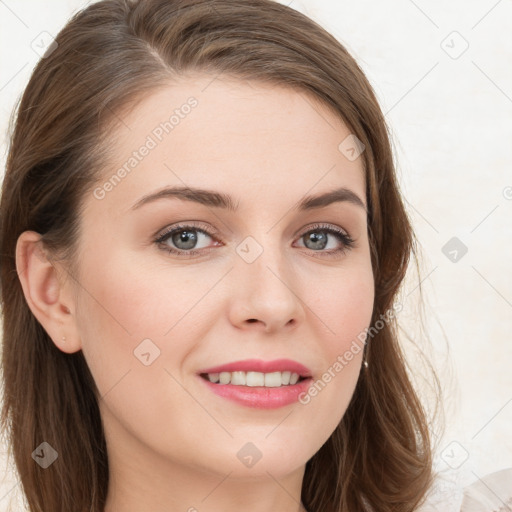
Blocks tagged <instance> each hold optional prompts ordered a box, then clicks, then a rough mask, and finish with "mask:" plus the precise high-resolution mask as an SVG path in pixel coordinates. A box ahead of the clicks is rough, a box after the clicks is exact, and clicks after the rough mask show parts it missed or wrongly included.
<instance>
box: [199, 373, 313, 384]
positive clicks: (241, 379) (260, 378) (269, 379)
mask: <svg viewBox="0 0 512 512" xmlns="http://www.w3.org/2000/svg"><path fill="white" fill-rule="evenodd" d="M200 376H201V377H202V378H203V379H205V380H207V381H209V382H211V383H212V384H220V385H225V384H231V385H233V386H246V387H267V388H279V387H285V386H293V385H295V384H297V383H299V382H302V381H304V380H307V379H310V378H311V377H303V376H300V375H299V374H298V373H295V372H289V371H285V372H271V373H262V372H242V371H236V372H220V373H201V374H200Z"/></svg>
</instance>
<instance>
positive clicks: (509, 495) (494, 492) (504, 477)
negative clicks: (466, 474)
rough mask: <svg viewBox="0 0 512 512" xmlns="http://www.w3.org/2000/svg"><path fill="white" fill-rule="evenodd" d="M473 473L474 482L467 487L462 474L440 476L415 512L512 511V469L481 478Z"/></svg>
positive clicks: (437, 476)
mask: <svg viewBox="0 0 512 512" xmlns="http://www.w3.org/2000/svg"><path fill="white" fill-rule="evenodd" d="M472 474H473V478H472V479H471V480H473V482H472V483H471V484H470V485H466V486H464V485H463V484H462V481H463V478H462V474H461V473H457V472H451V473H437V475H436V478H435V480H434V483H433V485H432V488H431V489H430V491H429V493H428V495H427V498H426V500H425V501H424V503H423V504H422V505H421V506H420V507H419V508H417V509H416V510H415V512H439V511H441V510H442V511H443V512H511V511H512V467H511V468H507V469H502V470H500V471H496V472H494V473H490V474H488V475H486V476H484V477H480V478H478V477H477V475H476V474H475V473H472ZM475 477H476V478H477V480H476V481H475Z"/></svg>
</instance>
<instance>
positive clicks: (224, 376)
mask: <svg viewBox="0 0 512 512" xmlns="http://www.w3.org/2000/svg"><path fill="white" fill-rule="evenodd" d="M219 379H220V383H221V384H229V381H230V380H231V373H229V372H220V375H219Z"/></svg>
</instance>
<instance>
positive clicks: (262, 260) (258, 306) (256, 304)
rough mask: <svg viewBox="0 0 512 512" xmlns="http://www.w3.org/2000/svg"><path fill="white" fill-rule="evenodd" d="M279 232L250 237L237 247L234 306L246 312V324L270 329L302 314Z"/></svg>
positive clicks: (244, 319)
mask: <svg viewBox="0 0 512 512" xmlns="http://www.w3.org/2000/svg"><path fill="white" fill-rule="evenodd" d="M276 233H277V231H276V232H273V231H270V232H269V233H259V234H256V235H249V236H247V237H246V238H245V239H244V240H243V241H242V242H241V243H240V244H239V245H238V246H237V248H236V252H237V258H236V263H235V272H234V278H235V280H236V283H237V290H238V291H237V292H236V297H237V298H236V301H237V305H236V306H235V307H236V308H237V311H238V312H239V313H240V312H242V311H243V317H244V318H243V321H247V320H251V322H253V321H254V320H259V321H261V322H263V323H264V324H266V326H267V328H270V327H271V326H274V327H277V326H284V325H286V324H287V323H288V322H290V320H297V319H299V318H301V317H302V314H303V313H302V305H301V301H300V299H299V297H298V294H297V291H296V288H297V282H296V280H295V279H294V275H293V269H292V268H291V265H290V262H288V261H287V254H286V252H285V251H284V250H283V247H282V245H281V240H280V239H277V238H276ZM256 237H257V238H256ZM237 316H238V315H237ZM240 320H242V319H241V318H240V317H238V321H240Z"/></svg>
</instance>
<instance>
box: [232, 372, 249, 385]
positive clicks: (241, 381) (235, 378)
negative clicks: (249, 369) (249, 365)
mask: <svg viewBox="0 0 512 512" xmlns="http://www.w3.org/2000/svg"><path fill="white" fill-rule="evenodd" d="M245 383H246V376H245V373H244V372H233V373H232V374H231V384H236V385H237V386H245Z"/></svg>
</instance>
